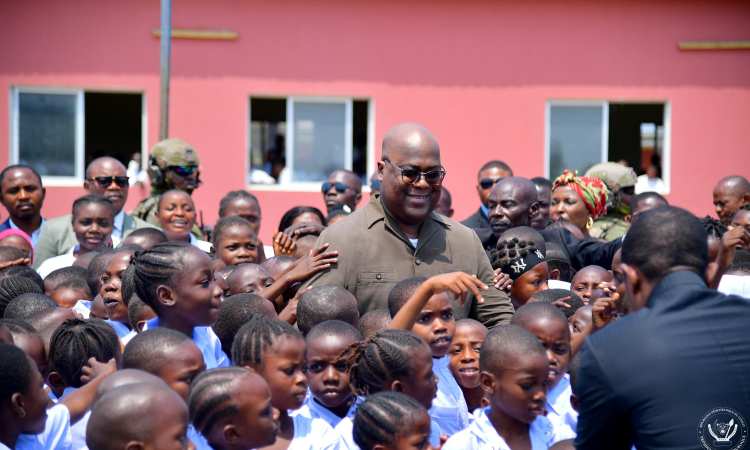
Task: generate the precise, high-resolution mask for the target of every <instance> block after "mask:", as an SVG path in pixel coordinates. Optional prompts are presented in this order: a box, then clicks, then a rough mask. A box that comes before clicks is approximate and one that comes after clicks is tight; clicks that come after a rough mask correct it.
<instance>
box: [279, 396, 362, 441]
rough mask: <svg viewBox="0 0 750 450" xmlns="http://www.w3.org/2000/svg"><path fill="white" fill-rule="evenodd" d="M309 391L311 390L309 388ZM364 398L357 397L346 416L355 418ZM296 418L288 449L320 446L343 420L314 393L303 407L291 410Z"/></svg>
mask: <svg viewBox="0 0 750 450" xmlns="http://www.w3.org/2000/svg"><path fill="white" fill-rule="evenodd" d="M308 393H309V390H308ZM363 400H364V399H363V398H357V400H356V401H355V402H354V404H353V405H352V406H351V407H349V412H347V413H346V417H345V418H349V419H353V418H354V413H355V411H357V406H358V405H359V403H361V402H362V401H363ZM289 415H290V416H291V417H292V419H293V420H294V437H293V438H292V442H291V443H290V444H289V448H288V449H287V450H313V449H317V448H319V447H320V443H321V442H324V441H325V440H326V439H327V438H329V437H330V436H332V434H333V430H334V428H336V426H337V425H338V424H339V423H340V422H341V421H342V420H343V419H342V418H341V417H339V416H337V415H336V414H334V413H332V412H331V411H330V410H329V409H328V408H326V407H325V406H323V405H321V404H320V403H318V402H316V401H315V399H314V398H313V396H312V395H308V396H307V398H306V399H305V403H304V404H303V405H302V407H301V408H299V409H296V410H294V411H289Z"/></svg>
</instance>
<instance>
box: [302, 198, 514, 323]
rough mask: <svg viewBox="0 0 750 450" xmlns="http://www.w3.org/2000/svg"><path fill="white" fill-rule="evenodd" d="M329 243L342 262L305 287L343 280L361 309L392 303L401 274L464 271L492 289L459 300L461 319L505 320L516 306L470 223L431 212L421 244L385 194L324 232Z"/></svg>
mask: <svg viewBox="0 0 750 450" xmlns="http://www.w3.org/2000/svg"><path fill="white" fill-rule="evenodd" d="M325 243H329V244H330V247H329V248H328V251H332V250H337V251H338V252H339V256H338V258H339V262H338V263H337V264H334V265H333V266H332V267H331V268H330V269H327V270H325V271H323V272H320V273H318V274H316V275H314V276H313V277H311V278H310V279H309V280H307V281H306V282H305V283H304V284H303V287H302V288H304V287H307V286H324V285H335V286H342V287H343V288H345V289H347V290H348V291H349V292H351V293H352V294H353V295H354V297H356V298H357V302H358V303H359V312H360V314H365V313H366V312H369V311H373V310H375V309H380V308H388V294H389V293H390V291H391V289H392V288H393V287H394V286H395V285H396V283H398V282H399V281H401V280H404V279H406V278H409V277H414V276H425V277H431V276H434V275H439V274H442V273H448V272H455V271H459V270H460V271H463V272H466V273H469V274H476V275H477V277H478V278H479V279H480V280H482V281H483V282H484V283H485V284H487V286H490V290H489V291H486V292H484V293H483V297H484V303H483V304H481V305H477V302H476V301H474V298H473V296H469V299H468V300H467V301H466V303H465V305H464V306H463V307H459V306H458V302H454V304H453V309H454V313H455V316H456V318H457V319H460V318H465V317H474V318H476V319H477V320H479V321H481V322H482V323H484V324H485V325H486V326H487V327H494V326H496V325H500V324H505V323H508V322H509V321H510V318H511V316H512V315H513V312H514V310H513V306H512V305H511V303H510V299H509V298H508V296H507V295H505V293H503V292H500V291H498V290H497V289H495V288H494V284H493V283H492V279H493V271H492V266H490V261H489V260H488V259H487V256H486V255H485V254H484V250H483V249H482V245H481V243H480V242H479V239H478V238H477V235H476V233H474V232H473V231H472V230H470V229H469V228H466V227H465V226H463V225H461V224H459V223H458V222H455V221H453V220H451V219H448V218H447V217H443V216H440V215H438V214H436V213H434V212H433V213H431V214H430V216H429V217H428V218H427V219H426V220H425V221H424V223H423V224H422V227H421V229H420V230H419V242H418V245H417V248H416V249H415V248H414V247H413V246H412V244H411V242H410V241H409V239H408V238H407V237H406V234H405V233H404V232H403V231H402V230H401V229H400V228H399V227H398V225H397V224H396V222H395V221H394V220H393V219H392V218H391V217H390V216H388V215H387V214H386V213H385V211H384V210H383V206H382V205H381V203H380V200H379V197H373V198H372V199H371V200H370V201H369V202H368V203H367V205H365V207H364V208H361V209H359V210H357V211H355V212H353V213H352V214H350V215H349V216H347V217H346V218H344V219H343V220H341V221H340V222H337V223H335V224H334V225H332V226H330V227H328V228H327V229H326V230H325V231H323V233H321V235H320V237H319V238H318V242H317V243H316V247H320V246H321V245H323V244H325Z"/></svg>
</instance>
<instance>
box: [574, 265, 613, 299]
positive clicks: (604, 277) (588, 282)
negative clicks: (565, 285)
mask: <svg viewBox="0 0 750 450" xmlns="http://www.w3.org/2000/svg"><path fill="white" fill-rule="evenodd" d="M611 281H612V272H610V271H609V270H607V269H605V268H604V267H601V266H586V267H584V268H582V269H581V270H579V271H578V273H577V274H576V275H575V276H574V277H573V280H571V282H570V291H571V292H574V293H575V294H577V295H578V296H579V297H581V298H582V299H583V303H585V304H587V305H588V304H589V300H590V299H591V295H592V294H593V293H594V291H595V290H596V288H598V287H599V285H600V284H601V283H609V282H611ZM591 303H593V301H592V302H591Z"/></svg>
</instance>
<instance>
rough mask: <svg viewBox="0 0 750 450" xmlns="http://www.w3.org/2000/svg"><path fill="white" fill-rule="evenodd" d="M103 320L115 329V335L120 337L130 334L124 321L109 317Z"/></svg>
mask: <svg viewBox="0 0 750 450" xmlns="http://www.w3.org/2000/svg"><path fill="white" fill-rule="evenodd" d="M105 322H107V323H108V324H110V325H111V326H112V328H114V329H115V333H117V337H119V338H120V339H122V338H124V337H125V336H127V335H129V334H130V331H131V330H130V328H128V326H127V325H125V324H124V323H121V322H115V321H113V320H109V319H107V320H105Z"/></svg>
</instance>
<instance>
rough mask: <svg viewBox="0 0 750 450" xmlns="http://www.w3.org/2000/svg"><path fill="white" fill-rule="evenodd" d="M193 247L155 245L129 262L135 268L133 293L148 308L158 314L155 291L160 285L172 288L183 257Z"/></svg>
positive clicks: (169, 243) (171, 244)
mask: <svg viewBox="0 0 750 450" xmlns="http://www.w3.org/2000/svg"><path fill="white" fill-rule="evenodd" d="M194 248H195V247H193V246H192V245H191V244H189V243H187V242H167V243H164V244H156V245H154V246H153V247H151V248H150V249H148V250H144V251H143V253H140V254H138V255H137V256H136V257H135V258H133V260H132V261H131V262H130V265H131V266H135V269H134V270H135V272H134V273H133V284H134V285H135V293H136V294H137V295H138V297H139V298H140V299H141V300H143V302H144V303H145V304H147V305H148V306H150V307H151V308H152V309H153V310H154V311H156V312H157V314H158V312H159V310H158V308H157V307H156V304H157V303H158V300H157V299H156V289H157V288H158V287H159V286H160V285H167V286H172V285H173V284H174V281H175V279H176V278H177V276H178V275H179V274H181V273H182V272H183V268H184V266H185V264H184V256H185V254H187V253H188V252H191V251H193V249H194Z"/></svg>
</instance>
